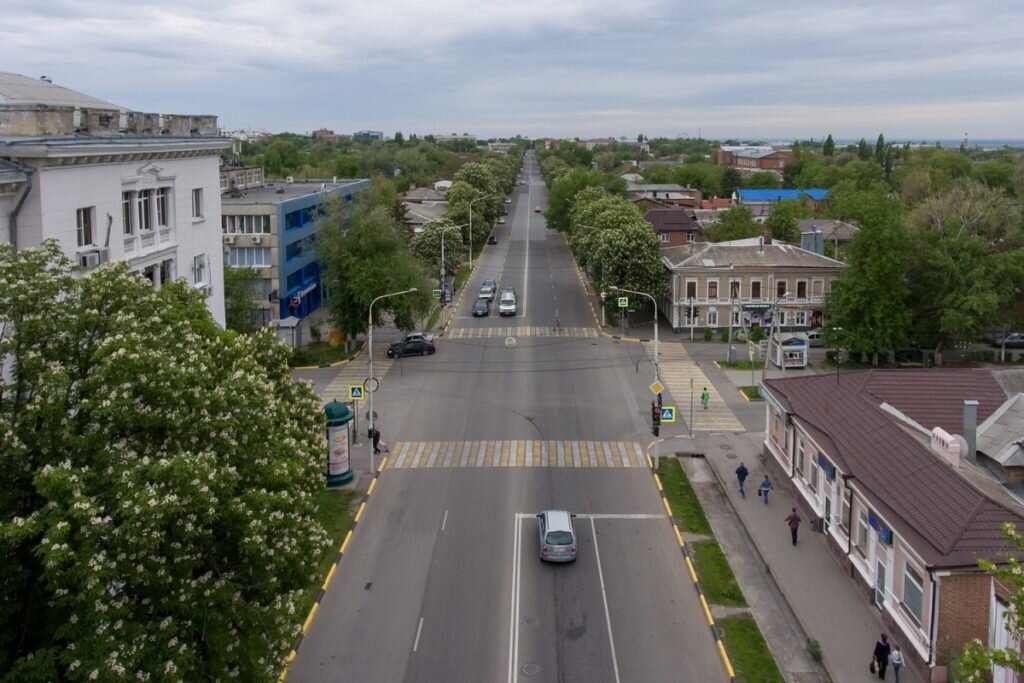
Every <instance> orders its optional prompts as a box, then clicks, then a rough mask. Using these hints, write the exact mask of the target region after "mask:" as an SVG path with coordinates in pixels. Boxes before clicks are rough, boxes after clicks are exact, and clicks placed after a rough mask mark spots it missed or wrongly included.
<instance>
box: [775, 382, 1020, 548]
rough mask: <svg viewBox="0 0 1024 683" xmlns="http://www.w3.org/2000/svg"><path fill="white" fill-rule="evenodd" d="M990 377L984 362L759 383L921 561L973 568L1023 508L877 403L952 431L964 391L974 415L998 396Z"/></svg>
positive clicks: (1001, 542) (957, 426) (984, 412)
mask: <svg viewBox="0 0 1024 683" xmlns="http://www.w3.org/2000/svg"><path fill="white" fill-rule="evenodd" d="M992 384H995V380H994V379H993V378H992V374H991V372H987V373H986V372H985V371H972V370H936V369H929V370H920V371H916V370H871V371H866V372H852V373H844V374H843V375H841V380H840V381H839V382H837V381H836V377H835V376H834V375H814V376H803V377H796V378H787V379H782V378H780V379H770V380H766V381H765V388H766V390H767V392H768V393H769V394H770V396H771V397H772V398H773V399H774V400H775V401H777V402H778V403H779V404H780V405H781V406H782V407H783V408H784V409H785V410H786V411H787V412H788V413H789V414H790V416H791V417H792V419H793V421H794V423H796V424H798V425H800V426H801V427H802V428H805V429H806V430H807V431H808V432H809V433H811V435H812V436H813V438H814V439H815V440H816V441H817V442H818V443H819V444H820V445H821V446H822V447H823V448H824V449H825V450H826V451H827V452H826V456H827V457H830V458H832V459H833V460H834V461H835V463H836V465H837V466H838V467H839V469H840V470H842V471H843V472H844V473H845V474H846V475H848V476H850V477H851V478H852V479H853V481H854V482H855V484H856V485H857V489H858V490H859V491H862V492H863V493H864V494H865V495H867V496H868V497H869V498H870V504H871V506H872V507H873V508H874V509H876V510H877V511H878V512H879V513H880V514H881V515H882V516H883V517H884V518H885V519H886V520H887V521H888V522H889V523H890V524H892V525H893V527H894V531H895V532H896V533H898V534H901V535H902V536H903V537H904V538H906V539H908V540H909V541H910V543H911V544H912V545H913V546H914V548H915V550H916V551H917V552H919V553H920V554H921V556H922V557H923V558H924V560H925V561H926V562H927V563H928V564H929V565H933V566H936V567H971V568H973V567H976V566H977V560H978V559H979V558H981V557H986V558H990V559H996V560H998V559H999V558H1000V557H1002V556H1003V555H1005V553H1006V552H1007V551H1008V547H1007V544H1006V541H1005V539H1004V538H1003V537H1002V535H1001V533H1000V527H1001V526H1002V524H1003V523H1004V522H1013V523H1015V524H1018V525H1024V508H1021V509H1011V507H1009V506H1007V505H1004V504H1003V503H1001V502H997V501H995V500H993V499H992V498H990V497H988V496H986V495H985V494H984V493H982V492H981V491H980V490H978V489H977V488H975V487H974V486H973V485H972V484H971V483H970V482H968V480H967V479H965V478H964V477H963V476H962V475H961V474H959V473H957V472H956V471H955V470H954V469H953V468H952V467H951V466H950V465H949V464H947V463H946V462H945V461H943V460H942V459H941V458H940V457H939V456H938V455H936V454H935V453H933V452H932V451H931V450H930V449H929V448H928V446H927V445H925V443H923V442H922V440H921V436H920V435H918V434H917V433H915V432H913V431H911V430H910V429H909V428H908V426H907V425H906V423H904V422H903V421H901V420H900V419H899V418H898V417H896V416H895V415H893V414H892V413H891V412H889V411H887V410H885V409H883V408H882V407H881V404H882V403H883V402H884V403H888V404H890V405H891V406H893V407H894V408H896V409H897V410H900V411H902V412H903V413H904V414H906V415H907V416H909V417H911V419H913V420H914V421H915V422H918V423H919V424H920V425H921V426H922V427H924V428H925V429H928V430H931V429H932V428H933V427H936V426H942V427H943V429H946V430H947V431H951V432H953V433H959V432H961V431H962V419H960V418H957V419H955V420H954V415H953V413H954V412H956V413H957V415H958V416H959V415H961V414H962V412H961V411H962V405H963V403H962V402H963V401H964V400H966V399H977V400H979V401H981V405H980V406H979V409H978V422H979V424H980V423H981V421H983V420H984V419H985V417H987V416H988V415H990V414H991V413H992V412H993V411H994V410H995V409H996V408H997V407H998V405H999V404H1000V403H1002V401H1001V400H1000V401H999V403H996V401H997V400H998V398H997V396H996V394H995V392H994V391H993V388H992V386H991V385H992ZM1000 393H1001V390H1000ZM1001 395H1002V396H1003V399H1005V394H1002V393H1001ZM942 423H945V424H946V426H943V425H942ZM811 457H814V455H813V454H811Z"/></svg>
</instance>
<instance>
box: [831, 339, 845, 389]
mask: <svg viewBox="0 0 1024 683" xmlns="http://www.w3.org/2000/svg"><path fill="white" fill-rule="evenodd" d="M842 331H843V328H841V327H833V328H832V334H833V335H835V338H836V359H835V360H836V384H839V333H840V332H842Z"/></svg>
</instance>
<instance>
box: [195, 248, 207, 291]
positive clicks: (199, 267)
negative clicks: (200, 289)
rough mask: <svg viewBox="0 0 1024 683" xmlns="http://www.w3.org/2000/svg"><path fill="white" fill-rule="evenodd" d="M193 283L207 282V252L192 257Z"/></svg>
mask: <svg viewBox="0 0 1024 683" xmlns="http://www.w3.org/2000/svg"><path fill="white" fill-rule="evenodd" d="M192 283H193V284H196V285H202V284H206V254H199V255H197V256H195V257H194V258H193V259H192Z"/></svg>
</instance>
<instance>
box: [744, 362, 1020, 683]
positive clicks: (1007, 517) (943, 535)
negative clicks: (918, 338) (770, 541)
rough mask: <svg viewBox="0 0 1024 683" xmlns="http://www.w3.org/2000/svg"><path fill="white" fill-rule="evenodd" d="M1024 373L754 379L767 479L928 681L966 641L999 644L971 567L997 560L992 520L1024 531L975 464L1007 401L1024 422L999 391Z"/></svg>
mask: <svg viewBox="0 0 1024 683" xmlns="http://www.w3.org/2000/svg"><path fill="white" fill-rule="evenodd" d="M997 373H999V375H1000V376H997ZM1008 374H1016V375H1017V378H1016V380H1015V381H1007V377H1006V376H1007V375H1008ZM1022 381H1024V371H1021V370H1003V371H995V372H994V371H991V370H936V369H928V370H869V371H863V372H850V373H842V374H841V375H808V376H803V377H795V378H785V379H768V380H765V381H763V382H762V393H763V395H764V396H765V399H766V410H765V413H766V415H765V418H766V429H765V432H766V433H765V441H764V451H765V455H766V456H767V460H768V462H769V467H770V469H771V470H773V472H772V474H773V476H775V477H777V480H778V481H785V482H787V484H788V488H790V489H792V491H793V493H794V495H795V497H796V499H797V501H798V503H799V505H800V508H801V509H802V511H803V512H804V513H805V514H806V515H807V516H808V517H809V518H810V519H812V520H814V527H813V528H814V529H815V530H816V531H818V532H820V533H824V534H825V536H826V538H827V541H828V546H829V549H830V550H831V551H832V554H833V556H834V557H835V558H836V559H837V561H838V562H839V563H840V565H841V566H842V567H843V569H844V570H845V571H847V572H849V574H850V576H851V577H852V578H853V580H854V581H855V582H856V583H857V585H858V586H859V587H860V588H861V589H862V592H863V595H864V598H865V599H866V600H869V601H870V602H871V603H872V604H873V605H875V606H876V607H877V608H878V610H879V611H880V613H881V616H882V620H883V622H884V624H885V628H886V632H887V633H889V634H890V638H891V640H892V642H894V643H898V644H899V645H900V646H901V648H902V649H903V653H904V657H905V658H906V660H907V664H908V665H909V666H913V667H914V668H916V669H917V670H918V671H919V672H920V673H921V674H922V675H923V676H924V678H925V680H945V678H944V677H945V670H944V667H945V666H946V665H947V664H948V662H949V660H950V659H951V657H954V656H956V654H957V653H958V652H959V650H960V649H961V648H962V646H963V644H964V643H965V642H966V641H967V640H969V639H971V638H979V639H980V640H981V641H982V642H983V643H991V644H995V645H1000V644H1002V645H1003V646H1005V644H1006V641H1007V638H1006V632H1005V628H1004V626H1003V623H1002V621H1001V620H1000V618H999V617H1000V616H1001V614H1003V613H1004V612H1005V601H1001V590H1000V587H999V586H997V585H996V584H995V582H994V581H993V579H992V578H991V577H990V576H988V575H987V574H985V573H984V572H982V571H981V570H980V569H979V568H978V564H977V562H978V560H979V559H980V558H987V559H990V560H993V561H998V560H999V559H1000V558H1001V557H1004V556H1005V554H1006V552H1008V551H1009V548H1008V547H1007V543H1006V542H1005V540H1004V538H1003V537H1002V535H1001V533H1000V528H1001V525H1002V524H1003V523H1005V522H1011V523H1014V524H1017V525H1018V526H1021V525H1024V504H1022V501H1021V499H1020V498H1019V497H1018V496H1017V495H1014V494H1013V493H1012V492H1011V490H1010V488H1008V487H1007V486H1004V485H1003V484H1002V483H1001V482H1000V479H999V477H998V476H996V475H994V474H993V471H992V470H990V469H989V468H988V467H986V465H985V463H984V462H983V457H982V454H981V452H980V448H981V447H982V446H984V445H985V443H984V441H983V437H984V435H985V432H986V431H988V430H987V428H986V427H985V426H984V423H983V425H982V427H981V428H979V427H978V421H979V419H980V420H988V418H990V417H991V416H993V415H994V414H996V413H997V412H998V411H999V410H1001V409H1004V406H1006V405H1007V404H1013V405H1014V406H1015V409H1016V410H1017V411H1018V416H1017V419H1020V418H1021V417H1022V416H1024V413H1021V411H1020V407H1021V405H1022V404H1021V402H1020V397H1021V395H1020V394H1017V395H1016V396H1010V392H1011V391H1012V389H1009V390H1007V389H1004V388H1003V387H1004V386H1007V387H1009V386H1012V385H1017V386H1020V385H1021V382H1022ZM1004 413H1005V410H1004ZM1004 424H1005V421H1004ZM1018 424H1019V423H1018ZM997 431H998V430H997ZM957 434H962V436H957ZM1016 438H1017V439H1019V432H1016ZM996 440H997V441H1000V442H1005V439H1002V440H1000V439H996ZM822 599H827V596H822ZM865 651H866V650H865ZM998 673H999V672H997V674H998ZM999 680H1004V679H1003V678H1000V679H999Z"/></svg>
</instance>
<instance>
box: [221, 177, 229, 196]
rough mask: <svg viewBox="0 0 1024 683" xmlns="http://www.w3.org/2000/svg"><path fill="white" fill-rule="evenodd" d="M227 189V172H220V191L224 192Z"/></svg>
mask: <svg viewBox="0 0 1024 683" xmlns="http://www.w3.org/2000/svg"><path fill="white" fill-rule="evenodd" d="M227 189H228V174H227V173H221V174H220V191H221V192H224V191H225V190H227Z"/></svg>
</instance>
